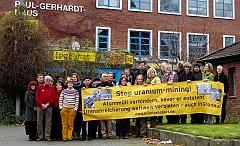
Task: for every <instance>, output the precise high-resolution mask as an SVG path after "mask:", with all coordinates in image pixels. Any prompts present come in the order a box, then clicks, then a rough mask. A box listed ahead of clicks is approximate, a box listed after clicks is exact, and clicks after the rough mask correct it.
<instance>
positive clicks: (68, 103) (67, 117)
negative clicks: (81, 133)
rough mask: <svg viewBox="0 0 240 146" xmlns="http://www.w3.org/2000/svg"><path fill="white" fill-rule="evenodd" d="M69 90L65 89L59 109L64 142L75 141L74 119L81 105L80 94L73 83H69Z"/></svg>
mask: <svg viewBox="0 0 240 146" xmlns="http://www.w3.org/2000/svg"><path fill="white" fill-rule="evenodd" d="M67 86H68V87H67V89H64V90H63V91H62V92H61V94H60V97H59V109H60V110H61V111H60V114H61V118H62V137H63V141H64V142H66V141H67V140H69V141H71V140H73V135H72V134H73V127H74V118H75V116H76V112H77V109H78V104H79V93H78V91H77V90H76V89H74V88H73V81H72V80H70V81H68V82H67Z"/></svg>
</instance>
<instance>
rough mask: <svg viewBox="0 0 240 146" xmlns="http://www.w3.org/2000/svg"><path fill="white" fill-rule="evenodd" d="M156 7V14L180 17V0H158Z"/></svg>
mask: <svg viewBox="0 0 240 146" xmlns="http://www.w3.org/2000/svg"><path fill="white" fill-rule="evenodd" d="M158 6H159V7H158V13H168V14H180V15H181V0H158Z"/></svg>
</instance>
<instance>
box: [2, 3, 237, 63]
mask: <svg viewBox="0 0 240 146" xmlns="http://www.w3.org/2000/svg"><path fill="white" fill-rule="evenodd" d="M19 3H20V1H17V0H4V1H1V2H0V12H2V13H4V12H6V11H9V10H14V6H15V5H18V4H19ZM24 3H25V4H26V6H27V7H28V8H29V12H28V14H29V15H34V16H36V18H37V19H39V20H40V21H42V22H43V23H44V24H45V25H46V26H47V27H48V28H49V30H50V32H51V36H52V37H53V38H55V39H58V38H60V37H66V36H76V37H77V39H78V41H79V42H82V41H83V40H85V39H90V40H92V41H93V42H94V43H93V46H95V47H97V48H98V49H99V50H109V49H121V50H122V49H124V50H128V51H130V52H132V53H133V54H134V55H135V58H151V57H154V58H158V59H160V60H165V59H168V60H178V59H181V60H189V61H193V60H196V59H197V58H199V57H201V56H203V55H206V54H208V53H210V52H213V51H215V50H217V49H219V48H222V47H224V46H225V45H229V44H232V43H233V42H235V40H238V39H239V38H240V33H239V31H240V25H239V23H240V18H239V17H238V16H240V1H236V0H224V1H223V0H201V1H200V0H186V1H185V0H61V1H58V0H44V1H40V0H29V1H26V0H24ZM95 34H96V37H94V36H95ZM80 44H81V43H80Z"/></svg>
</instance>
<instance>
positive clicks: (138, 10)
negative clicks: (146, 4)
mask: <svg viewBox="0 0 240 146" xmlns="http://www.w3.org/2000/svg"><path fill="white" fill-rule="evenodd" d="M131 1H132V0H128V10H129V11H137V12H148V13H149V12H150V13H151V12H152V9H153V0H150V10H142V9H132V8H131ZM139 1H141V0H139Z"/></svg>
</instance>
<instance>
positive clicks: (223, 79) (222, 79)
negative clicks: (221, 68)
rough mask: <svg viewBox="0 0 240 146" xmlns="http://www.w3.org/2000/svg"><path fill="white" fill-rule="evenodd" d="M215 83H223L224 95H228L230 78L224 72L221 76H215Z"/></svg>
mask: <svg viewBox="0 0 240 146" xmlns="http://www.w3.org/2000/svg"><path fill="white" fill-rule="evenodd" d="M214 81H216V82H221V83H223V85H224V93H228V90H229V84H228V77H227V76H226V75H225V74H224V73H223V72H222V73H221V74H220V76H218V73H217V74H216V75H215V76H214Z"/></svg>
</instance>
